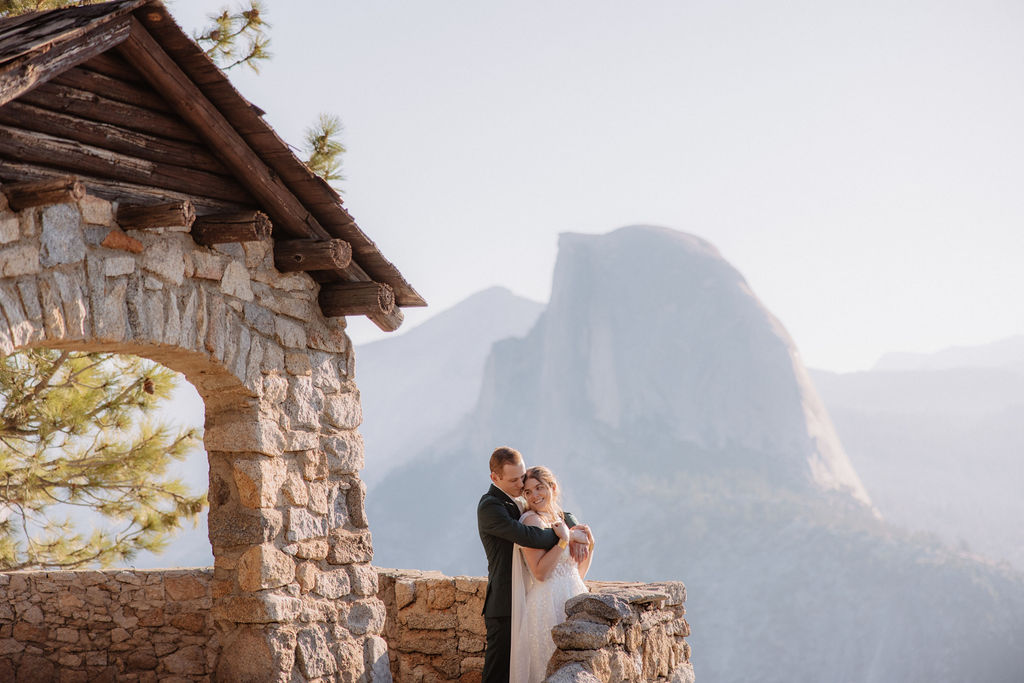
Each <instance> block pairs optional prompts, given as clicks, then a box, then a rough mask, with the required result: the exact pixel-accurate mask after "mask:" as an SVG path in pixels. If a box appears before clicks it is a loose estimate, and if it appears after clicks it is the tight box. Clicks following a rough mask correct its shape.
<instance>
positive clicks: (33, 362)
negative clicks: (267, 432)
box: [0, 349, 206, 569]
mask: <svg viewBox="0 0 1024 683" xmlns="http://www.w3.org/2000/svg"><path fill="white" fill-rule="evenodd" d="M177 381H178V380H177V375H176V374H175V373H174V372H172V371H171V370H168V369H167V368H164V367H162V366H159V365H157V364H155V363H152V362H150V361H145V360H142V359H140V358H136V357H131V356H116V355H113V354H98V353H94V354H84V353H73V352H69V351H55V350H49V349H32V350H27V351H21V352H18V353H15V354H11V355H9V356H6V357H4V358H2V359H0V402H2V407H0V568H2V569H23V568H36V567H64V568H73V567H80V566H83V565H88V564H93V563H97V564H100V565H103V566H106V565H109V564H110V563H111V562H114V561H116V560H130V559H131V558H132V557H134V556H135V554H136V553H138V552H139V551H140V550H152V551H159V550H161V549H162V548H163V546H164V545H165V544H166V540H167V537H168V536H169V534H170V532H173V531H174V530H176V529H177V528H178V527H179V526H180V525H181V522H182V521H183V520H185V519H192V520H195V519H196V517H197V516H198V514H199V513H200V512H201V510H202V508H203V505H204V504H205V499H206V497H205V495H199V496H194V495H192V494H190V492H189V491H188V489H187V488H186V487H185V485H184V484H183V483H182V482H181V481H179V480H177V479H170V478H167V477H166V476H165V475H166V471H167V468H168V466H169V465H170V464H171V462H173V461H176V460H181V459H183V458H184V457H185V455H186V454H187V453H188V452H189V451H190V450H191V449H192V448H194V447H195V446H197V445H198V444H199V443H200V440H199V436H198V434H197V433H196V431H195V430H182V431H179V432H175V430H173V429H171V428H170V427H169V426H167V425H164V424H156V423H155V422H154V421H153V419H152V414H153V412H154V410H155V409H156V408H157V406H158V405H159V404H160V402H161V401H163V400H166V399H167V398H168V397H169V396H170V394H171V392H172V390H173V388H174V386H175V384H176V382H177ZM58 506H59V507H58ZM76 507H77V508H84V509H88V510H92V511H95V512H96V513H99V515H100V516H102V518H103V519H104V520H105V521H106V523H107V524H106V525H105V526H104V527H103V528H99V529H97V530H94V531H92V532H90V533H86V532H83V531H82V530H81V529H80V528H79V527H80V526H81V525H78V526H76V524H75V523H74V522H73V520H72V518H71V517H70V516H68V511H69V510H73V509H74V508H76ZM77 516H78V517H81V516H82V515H81V513H77Z"/></svg>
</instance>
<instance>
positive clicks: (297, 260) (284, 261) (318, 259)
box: [274, 239, 352, 273]
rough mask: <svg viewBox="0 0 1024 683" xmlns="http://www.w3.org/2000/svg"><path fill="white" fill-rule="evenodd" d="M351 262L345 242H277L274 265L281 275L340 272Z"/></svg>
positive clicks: (349, 246) (350, 248) (348, 248)
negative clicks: (316, 271) (312, 271)
mask: <svg viewBox="0 0 1024 683" xmlns="http://www.w3.org/2000/svg"><path fill="white" fill-rule="evenodd" d="M351 262H352V245H351V244H349V243H348V242H346V241H345V240H337V239H335V240H279V241H277V242H275V243H274V265H275V266H277V269H278V270H280V271H281V272H282V273H296V272H305V271H310V270H341V269H342V268H345V267H347V266H348V264H349V263H351Z"/></svg>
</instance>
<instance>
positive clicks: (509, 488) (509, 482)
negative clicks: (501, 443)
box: [491, 463, 526, 498]
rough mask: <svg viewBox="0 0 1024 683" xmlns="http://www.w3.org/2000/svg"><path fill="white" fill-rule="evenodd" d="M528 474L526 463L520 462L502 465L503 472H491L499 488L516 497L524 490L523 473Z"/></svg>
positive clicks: (492, 479) (492, 478)
mask: <svg viewBox="0 0 1024 683" xmlns="http://www.w3.org/2000/svg"><path fill="white" fill-rule="evenodd" d="M524 474H526V465H525V464H524V463H519V464H516V465H511V464H508V463H506V464H505V465H503V466H502V469H501V474H500V475H499V474H498V473H496V472H491V481H493V482H494V485H495V486H497V487H498V488H499V489H501V490H502V491H504V492H505V493H507V494H508V495H509V496H511V497H512V498H515V497H516V496H518V495H519V494H520V493H522V492H523V475H524Z"/></svg>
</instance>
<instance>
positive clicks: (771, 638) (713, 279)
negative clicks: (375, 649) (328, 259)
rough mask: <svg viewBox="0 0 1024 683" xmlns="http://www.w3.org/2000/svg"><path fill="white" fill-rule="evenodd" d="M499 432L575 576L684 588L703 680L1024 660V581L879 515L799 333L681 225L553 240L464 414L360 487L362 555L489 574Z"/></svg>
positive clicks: (913, 677) (959, 674)
mask: <svg viewBox="0 0 1024 683" xmlns="http://www.w3.org/2000/svg"><path fill="white" fill-rule="evenodd" d="M434 434H435V435H437V434H438V433H437V432H434ZM421 436H422V437H423V439H422V440H423V441H425V440H426V439H425V436H424V435H421ZM501 444H509V445H513V446H515V447H517V448H519V449H520V450H521V451H522V452H523V453H524V455H525V456H526V458H527V462H528V464H545V465H548V466H550V467H551V468H552V469H553V470H554V471H555V472H556V474H557V475H559V477H560V479H561V481H562V488H563V491H564V492H565V500H564V503H565V507H566V508H567V509H569V510H572V511H573V512H575V513H577V515H578V516H580V517H581V518H582V519H584V520H585V521H587V522H588V523H590V524H591V525H592V526H593V528H594V530H595V534H596V536H597V539H598V546H597V550H596V556H595V560H594V566H593V570H592V578H602V579H620V580H658V579H679V580H682V581H684V582H686V584H687V587H688V593H689V601H688V604H687V609H688V612H689V616H688V618H689V620H690V622H691V624H692V625H693V636H692V637H691V639H690V640H691V642H692V644H693V647H694V662H695V669H696V672H697V676H698V677H699V679H700V680H702V681H749V680H758V681H858V682H860V681H863V682H867V683H876V682H882V681H901V682H902V681H936V680H972V681H1019V672H1020V671H1022V670H1024V576H1022V575H1021V574H1020V573H1019V572H1015V571H1013V570H1011V569H1009V568H1007V567H999V566H994V565H992V564H991V563H987V562H985V561H982V560H980V559H978V558H975V557H973V556H971V555H969V554H967V553H963V552H957V551H954V550H950V549H948V548H946V547H944V546H943V545H942V544H941V543H939V542H938V541H937V540H936V539H934V538H933V537H927V536H921V535H914V534H911V533H910V532H905V531H902V530H900V529H899V528H898V527H896V526H894V525H892V524H890V523H888V522H887V521H885V520H883V519H881V518H880V517H879V515H878V512H877V510H876V508H875V504H874V501H873V499H872V498H871V497H870V496H869V495H868V494H869V492H870V489H869V488H865V486H864V485H863V483H862V481H861V479H860V477H859V475H858V473H857V471H856V470H855V468H854V466H853V464H852V463H851V460H850V459H849V458H848V457H847V455H846V453H845V452H844V450H843V447H842V445H841V444H840V442H839V439H838V437H837V436H836V432H835V430H834V428H833V426H832V423H831V420H830V418H829V415H828V413H827V411H826V410H825V408H824V406H823V404H822V402H821V400H820V399H819V397H818V395H817V393H816V391H815V389H814V387H813V385H812V383H811V381H810V379H809V376H808V373H807V371H806V370H805V368H804V367H803V365H802V363H801V361H800V357H799V354H798V353H797V351H796V349H795V346H794V344H793V342H792V340H791V339H790V338H789V336H788V334H787V333H786V332H785V330H784V329H783V327H782V325H781V324H780V323H779V321H778V320H776V319H775V318H774V317H773V316H772V315H771V314H770V313H769V312H768V311H767V309H766V308H765V307H764V306H763V305H762V304H761V303H760V301H758V299H757V297H756V296H755V295H754V294H753V293H752V292H751V291H750V288H749V286H748V285H747V283H746V282H745V281H744V279H743V278H742V276H741V275H740V274H739V273H738V272H737V271H736V270H735V269H734V268H733V267H732V266H731V265H729V264H728V263H727V262H726V261H725V260H724V259H723V258H722V257H721V255H720V254H719V253H718V252H717V251H716V250H715V249H714V247H712V246H711V245H710V244H708V243H707V242H705V241H703V240H701V239H699V238H697V237H694V236H691V235H686V234H683V233H678V232H674V231H671V230H667V229H664V228H656V227H650V226H633V227H629V228H623V229H620V230H617V231H615V232H612V233H609V234H607V235H576V234H568V235H564V236H563V237H562V239H561V241H560V249H559V256H558V262H557V265H556V269H555V274H554V282H553V287H552V296H551V301H550V304H549V305H548V307H547V308H546V310H545V311H544V313H543V314H542V315H541V316H540V318H539V319H538V320H537V322H536V324H535V325H534V326H533V328H532V329H531V330H530V331H529V333H528V334H527V335H526V336H524V337H522V338H518V339H506V340H502V341H499V342H497V343H495V344H494V345H493V347H492V349H491V353H490V356H489V357H488V359H487V362H486V370H485V372H484V375H483V379H482V386H481V390H480V394H479V400H478V401H477V403H476V405H475V407H474V408H473V410H472V411H471V412H470V413H469V414H468V415H467V416H465V417H464V418H463V419H462V420H461V421H460V422H459V423H458V424H457V425H456V426H455V427H454V429H452V430H450V431H448V432H447V433H445V434H444V435H443V436H440V435H439V438H437V439H436V440H434V441H433V442H432V443H429V445H427V446H425V447H424V448H422V449H420V451H419V453H418V454H417V455H416V456H415V457H413V458H411V459H410V460H409V461H408V462H407V463H405V465H403V467H401V468H397V469H393V470H392V471H391V472H390V473H389V474H388V475H387V476H386V477H384V478H383V479H382V480H381V481H380V482H379V483H378V484H377V485H375V486H374V487H373V488H371V490H370V491H369V494H368V497H367V507H368V513H369V516H370V520H371V526H372V528H373V530H374V547H375V552H376V556H375V560H374V561H375V563H376V564H378V565H381V566H398V567H416V568H420V569H440V570H442V571H444V572H446V573H448V574H475V575H480V574H483V573H484V572H485V571H486V568H485V562H484V557H483V552H482V549H481V548H480V545H479V540H478V536H477V530H476V524H475V518H474V509H475V505H476V501H477V499H478V497H479V495H480V494H482V493H483V492H484V490H486V486H487V483H488V481H487V465H486V462H487V457H488V455H489V453H490V451H491V450H492V449H493V448H494V447H495V446H497V445H501Z"/></svg>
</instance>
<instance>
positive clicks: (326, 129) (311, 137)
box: [305, 114, 345, 182]
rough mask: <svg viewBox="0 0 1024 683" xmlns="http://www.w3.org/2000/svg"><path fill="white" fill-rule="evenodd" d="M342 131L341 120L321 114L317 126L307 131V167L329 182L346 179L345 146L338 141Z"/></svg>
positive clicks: (330, 115)
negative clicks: (342, 173)
mask: <svg viewBox="0 0 1024 683" xmlns="http://www.w3.org/2000/svg"><path fill="white" fill-rule="evenodd" d="M342 130H343V126H342V125H341V119H340V118H339V117H338V116H335V115H334V114H320V117H319V118H318V119H317V121H316V124H315V125H314V126H313V127H311V128H307V129H306V140H305V142H306V144H305V151H306V153H307V154H309V158H308V159H307V160H306V166H308V167H309V170H311V171H313V173H315V174H317V175H318V176H320V177H321V178H323V179H324V180H326V181H327V182H332V181H338V180H344V179H345V176H343V175H341V155H342V154H344V153H345V146H344V145H342V144H341V142H340V141H339V140H338V136H339V135H341V131H342Z"/></svg>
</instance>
